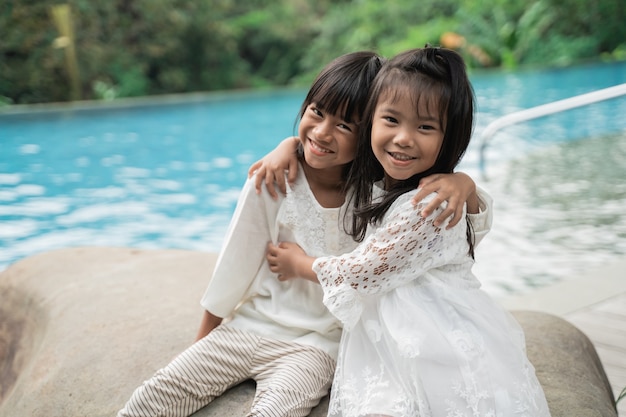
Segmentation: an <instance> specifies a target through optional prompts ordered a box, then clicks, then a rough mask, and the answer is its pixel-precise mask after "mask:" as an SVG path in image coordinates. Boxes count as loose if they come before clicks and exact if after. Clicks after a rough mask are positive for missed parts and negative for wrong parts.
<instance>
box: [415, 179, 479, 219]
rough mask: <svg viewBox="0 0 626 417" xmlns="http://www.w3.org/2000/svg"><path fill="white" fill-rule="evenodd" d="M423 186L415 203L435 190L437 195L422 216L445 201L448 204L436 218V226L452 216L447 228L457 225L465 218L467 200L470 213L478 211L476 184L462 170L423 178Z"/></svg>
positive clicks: (416, 195)
mask: <svg viewBox="0 0 626 417" xmlns="http://www.w3.org/2000/svg"><path fill="white" fill-rule="evenodd" d="M419 187H420V188H421V189H420V190H419V191H418V192H417V194H415V196H414V197H413V199H412V202H413V204H417V203H419V202H420V201H421V200H422V199H423V198H424V197H426V196H427V195H428V194H431V193H433V192H435V193H437V196H436V197H435V198H434V199H433V200H432V201H431V202H430V203H428V205H427V206H426V207H425V208H424V210H422V212H421V213H420V214H421V215H422V217H428V216H430V215H431V214H432V212H433V211H434V210H435V209H436V208H437V207H439V206H440V205H441V203H443V202H444V201H447V202H448V206H447V207H446V208H445V209H444V210H443V211H442V212H441V214H440V215H439V216H438V217H437V218H436V219H435V222H434V224H435V226H437V227H438V226H440V225H442V224H443V222H444V221H445V220H446V219H447V218H449V217H450V216H452V217H451V218H450V220H449V222H448V225H447V227H446V229H450V228H451V227H453V226H455V225H456V224H457V223H458V222H459V221H460V220H461V219H462V218H463V206H464V204H465V203H466V202H467V212H468V213H478V195H477V194H476V184H475V183H474V181H473V180H472V179H471V178H470V177H469V175H467V174H464V173H462V172H458V173H454V174H433V175H429V176H428V177H425V178H422V180H421V181H420V183H419Z"/></svg>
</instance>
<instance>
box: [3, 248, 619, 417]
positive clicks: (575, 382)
mask: <svg viewBox="0 0 626 417" xmlns="http://www.w3.org/2000/svg"><path fill="white" fill-rule="evenodd" d="M215 259H216V256H215V255H214V254H208V253H202V252H191V251H179V250H137V249H129V248H75V249H63V250H57V251H52V252H47V253H42V254H39V255H35V256H32V257H30V258H27V259H24V260H22V261H19V262H17V263H15V264H14V265H12V266H11V267H9V268H8V269H7V270H5V271H3V272H2V273H0V297H1V298H0V299H1V300H2V304H1V305H0V417H26V416H34V417H37V416H46V417H55V416H59V417H61V416H62V417H74V416H76V417H78V416H81V417H82V416H88V417H99V416H107V417H112V416H114V415H115V413H116V411H117V410H118V409H119V408H121V407H122V406H123V404H124V403H125V402H126V400H128V398H129V397H130V395H131V393H132V391H133V390H134V389H135V388H136V387H137V386H138V385H139V384H141V382H142V381H143V380H145V379H146V378H148V377H150V376H151V375H152V374H153V373H154V371H155V370H157V369H158V368H160V367H162V366H164V365H165V364H166V363H167V362H169V361H170V360H171V359H172V358H173V357H174V356H175V355H176V354H177V353H179V352H180V351H182V350H183V349H184V348H186V347H187V346H188V345H189V344H190V343H191V342H192V341H193V339H194V337H195V333H196V330H197V327H198V325H199V322H200V317H201V314H202V311H201V308H200V305H199V299H200V297H201V295H202V293H203V292H204V289H205V287H206V284H207V281H208V279H209V277H210V272H211V270H212V268H213V266H214V262H215ZM515 315H516V317H517V318H518V320H520V322H521V324H522V326H523V327H524V329H525V331H526V334H527V343H528V352H529V356H530V358H531V361H532V362H533V364H534V365H535V367H536V370H537V374H538V376H539V379H540V381H541V383H542V385H543V386H544V389H545V392H546V395H547V397H548V403H549V405H550V409H551V411H552V415H553V417H561V416H563V417H565V416H567V417H577V416H606V417H612V416H616V415H617V414H616V412H615V409H614V407H613V402H612V401H613V397H612V394H611V390H610V387H609V385H608V381H607V379H606V375H605V374H604V370H603V369H602V365H601V363H600V361H599V359H598V357H597V355H596V353H595V350H594V348H593V346H592V345H591V343H590V342H589V340H588V339H587V338H586V336H585V335H584V334H582V333H581V332H580V331H578V330H577V329H576V328H575V327H574V326H572V325H571V324H569V323H567V322H566V321H564V320H562V319H560V318H558V317H555V316H551V315H548V314H544V313H531V312H515ZM253 391H254V383H253V382H248V383H244V384H241V385H239V386H237V387H235V388H233V389H232V390H230V391H229V392H227V393H226V394H225V395H224V396H222V397H220V398H219V399H217V400H216V401H214V402H213V403H212V404H210V405H209V406H207V407H205V408H204V409H202V410H200V411H198V412H197V413H196V414H194V416H195V417H208V416H220V417H223V416H232V417H237V416H244V415H245V414H246V411H247V410H248V409H249V405H250V402H251V400H252V395H253ZM326 407H327V400H324V401H323V402H322V403H321V404H320V405H319V406H318V407H317V408H316V409H315V410H314V411H313V413H312V414H311V415H312V416H325V415H326V413H325V410H326Z"/></svg>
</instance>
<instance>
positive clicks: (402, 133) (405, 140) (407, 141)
mask: <svg viewBox="0 0 626 417" xmlns="http://www.w3.org/2000/svg"><path fill="white" fill-rule="evenodd" d="M393 143H394V145H397V146H399V147H401V148H409V147H411V146H412V145H413V135H412V132H410V131H409V130H408V129H400V130H399V131H398V132H397V133H396V135H395V136H394V137H393Z"/></svg>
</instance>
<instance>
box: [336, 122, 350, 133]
mask: <svg viewBox="0 0 626 417" xmlns="http://www.w3.org/2000/svg"><path fill="white" fill-rule="evenodd" d="M337 126H339V128H341V129H344V130H347V131H348V132H352V126H350V125H348V124H346V123H339V124H338V125H337Z"/></svg>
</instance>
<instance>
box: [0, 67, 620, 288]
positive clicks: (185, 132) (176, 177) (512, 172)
mask: <svg viewBox="0 0 626 417" xmlns="http://www.w3.org/2000/svg"><path fill="white" fill-rule="evenodd" d="M472 82H473V84H474V88H475V91H476V96H477V101H478V114H477V122H476V129H475V132H476V133H475V138H474V141H473V143H472V145H471V147H470V150H469V152H468V154H467V155H466V157H465V159H464V161H463V163H462V164H461V167H460V169H461V170H463V171H465V172H467V173H469V174H470V175H472V177H473V178H475V180H476V182H477V183H478V184H479V185H480V186H482V187H483V188H486V189H487V190H489V192H490V193H491V194H492V196H493V197H494V198H495V201H496V206H495V213H496V220H495V222H494V229H493V231H492V233H491V236H490V237H488V239H486V240H485V242H484V243H483V244H481V246H480V247H479V248H478V260H479V261H478V263H477V265H476V273H477V275H479V277H480V278H481V280H482V281H483V282H484V283H485V286H486V288H487V289H489V290H490V291H493V292H495V293H499V292H521V291H525V290H526V289H528V288H531V287H536V286H541V285H545V284H548V283H550V282H553V281H558V280H561V279H566V278H568V277H569V276H571V275H574V274H575V273H577V272H579V271H582V270H584V269H585V268H587V267H589V266H593V265H598V264H599V263H602V262H610V260H611V259H613V258H614V257H617V256H620V255H623V254H624V253H626V243H625V242H626V224H625V223H626V221H625V219H624V215H623V214H622V209H623V207H625V205H624V204H625V203H626V189H624V187H625V185H624V180H623V178H626V172H625V167H624V165H626V164H625V163H624V162H623V161H624V160H626V159H624V158H621V156H623V157H626V150H625V149H626V139H625V137H626V119H625V117H624V115H626V98H618V99H613V100H610V101H607V102H603V103H599V104H595V105H592V106H587V107H584V108H581V109H577V110H572V111H568V112H566V113H562V114H559V115H555V116H550V117H546V118H542V119H539V120H535V121H532V122H528V123H525V124H523V125H519V126H514V127H510V128H507V129H506V130H504V131H502V132H501V133H500V134H498V135H497V136H496V137H495V138H494V140H493V141H492V143H491V145H490V147H489V148H488V152H487V173H488V175H487V177H486V178H483V177H482V175H481V172H480V171H479V169H478V146H479V144H480V132H481V131H482V130H483V129H484V127H485V126H486V125H487V124H488V123H489V122H491V121H493V120H495V119H496V118H497V117H499V116H501V115H505V114H508V113H510V112H513V111H517V110H521V109H524V108H528V107H531V106H536V105H540V104H545V103H548V102H551V101H554V100H559V99H563V98H568V97H571V96H574V95H578V94H583V93H587V92H591V91H594V90H597V89H601V88H605V87H610V86H614V85H617V84H622V83H626V63H613V64H601V65H588V66H579V67H574V68H568V69H559V70H548V71H545V70H544V71H524V72H511V73H503V72H494V73H480V74H473V75H472ZM304 94H305V91H303V90H284V91H271V92H241V93H226V94H206V95H189V96H184V97H169V98H150V99H148V100H138V101H127V102H126V101H125V102H118V103H114V104H112V105H108V104H102V103H94V104H84V105H83V106H82V107H81V108H77V107H73V106H56V107H52V108H50V107H47V106H46V107H35V108H29V109H28V110H27V111H21V110H20V109H19V108H18V109H8V110H5V111H4V112H0V270H2V269H4V268H6V267H7V266H8V265H9V264H11V263H12V262H15V261H16V260H18V259H21V258H23V257H26V256H29V255H32V254H35V253H38V252H41V251H46V250H50V249H55V248H60V247H68V246H83V245H90V246H92V245H104V246H132V247H140V248H181V249H194V250H203V251H218V250H219V247H220V244H221V241H222V237H223V235H224V232H225V229H226V227H227V225H228V221H229V219H230V216H231V214H232V211H233V209H234V206H235V203H236V199H237V196H238V193H239V190H240V188H241V185H242V184H243V182H244V180H245V177H246V173H247V169H248V167H249V165H250V164H251V163H252V162H253V161H255V160H257V159H258V158H260V157H261V156H263V155H264V154H265V153H266V152H268V151H269V150H270V149H272V148H273V147H274V146H275V145H276V144H277V143H278V141H279V140H281V139H282V138H284V137H286V136H289V135H291V134H293V133H294V131H295V130H294V129H295V126H294V122H295V116H296V112H297V110H298V108H299V105H300V102H301V100H302V99H303V97H304ZM594 155H595V156H594ZM592 156H593V157H594V158H595V160H592V158H591V157H592ZM564 161H567V163H565V162H564ZM585 161H587V162H590V163H588V164H586V165H585V164H584V163H583V162H585ZM593 161H595V162H593ZM611 161H613V162H611ZM588 165H589V166H588ZM585 170H586V171H585ZM583 191H584V192H583ZM596 194H597V195H596ZM572 201H574V203H572ZM585 204H588V205H589V206H588V207H587V206H585ZM581 211H582V212H584V213H587V211H588V212H589V213H587V216H586V217H585V218H583V219H577V217H576V216H575V215H574V213H578V214H579V213H580V212H581ZM572 242H574V243H572ZM572 245H574V246H573V247H572Z"/></svg>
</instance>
